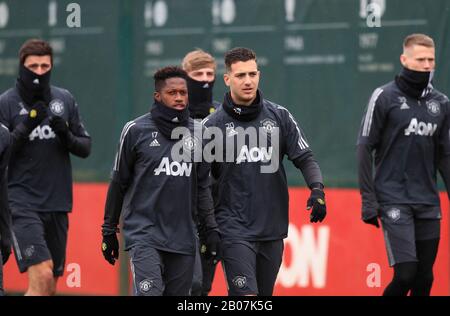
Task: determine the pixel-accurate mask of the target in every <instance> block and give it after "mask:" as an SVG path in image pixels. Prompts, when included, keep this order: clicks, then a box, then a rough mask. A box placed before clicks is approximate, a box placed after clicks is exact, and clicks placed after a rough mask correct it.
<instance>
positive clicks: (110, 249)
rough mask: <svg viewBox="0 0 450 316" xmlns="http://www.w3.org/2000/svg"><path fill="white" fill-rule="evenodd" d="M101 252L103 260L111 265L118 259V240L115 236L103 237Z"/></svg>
mask: <svg viewBox="0 0 450 316" xmlns="http://www.w3.org/2000/svg"><path fill="white" fill-rule="evenodd" d="M102 252H103V257H105V260H106V261H108V262H109V263H110V264H112V265H114V263H115V261H116V260H117V259H119V240H118V239H117V235H116V234H108V235H103V241H102Z"/></svg>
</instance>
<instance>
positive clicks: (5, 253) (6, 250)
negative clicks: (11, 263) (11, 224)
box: [0, 236, 11, 265]
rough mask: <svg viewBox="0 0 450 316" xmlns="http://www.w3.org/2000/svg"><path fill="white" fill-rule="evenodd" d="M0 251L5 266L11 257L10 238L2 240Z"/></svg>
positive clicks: (0, 241)
mask: <svg viewBox="0 0 450 316" xmlns="http://www.w3.org/2000/svg"><path fill="white" fill-rule="evenodd" d="M0 251H1V252H2V258H3V265H5V264H6V262H7V261H8V259H9V255H11V241H10V240H9V239H8V238H3V236H2V239H1V240H0Z"/></svg>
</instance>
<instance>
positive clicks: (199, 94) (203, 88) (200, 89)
mask: <svg viewBox="0 0 450 316" xmlns="http://www.w3.org/2000/svg"><path fill="white" fill-rule="evenodd" d="M187 86H188V91H189V113H190V115H191V117H192V118H194V119H198V118H199V119H204V118H205V117H207V116H208V115H209V109H210V108H211V106H212V94H213V87H214V81H212V82H207V81H197V80H194V79H192V78H190V77H188V78H187Z"/></svg>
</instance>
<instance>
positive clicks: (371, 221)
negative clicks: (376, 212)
mask: <svg viewBox="0 0 450 316" xmlns="http://www.w3.org/2000/svg"><path fill="white" fill-rule="evenodd" d="M363 222H364V223H366V224H369V225H373V226H375V227H376V228H380V224H379V223H378V217H377V216H375V217H371V218H368V219H363Z"/></svg>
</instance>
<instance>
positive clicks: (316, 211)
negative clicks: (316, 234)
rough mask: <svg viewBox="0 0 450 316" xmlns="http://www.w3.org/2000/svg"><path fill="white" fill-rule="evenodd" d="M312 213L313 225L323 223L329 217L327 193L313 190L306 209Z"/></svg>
mask: <svg viewBox="0 0 450 316" xmlns="http://www.w3.org/2000/svg"><path fill="white" fill-rule="evenodd" d="M311 208H312V211H311V215H310V221H311V223H316V222H322V221H323V219H324V218H325V216H326V215H327V206H326V205H325V192H323V190H321V189H312V190H311V195H310V196H309V199H308V202H307V203H306V209H307V210H310V209H311Z"/></svg>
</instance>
